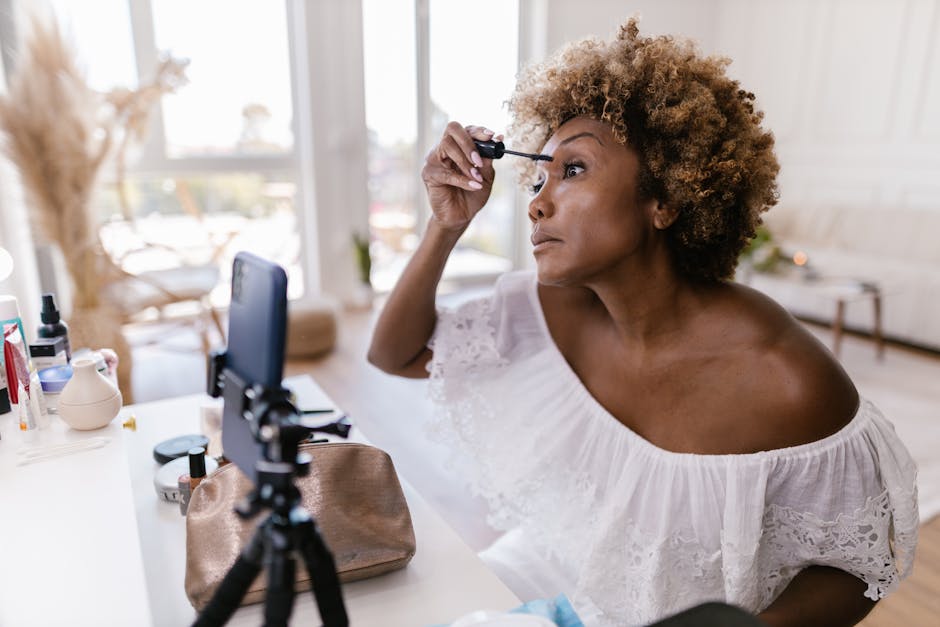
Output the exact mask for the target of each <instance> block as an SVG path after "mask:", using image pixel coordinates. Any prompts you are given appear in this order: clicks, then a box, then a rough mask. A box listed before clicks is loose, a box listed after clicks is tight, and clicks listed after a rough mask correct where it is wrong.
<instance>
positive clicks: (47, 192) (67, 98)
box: [0, 16, 111, 307]
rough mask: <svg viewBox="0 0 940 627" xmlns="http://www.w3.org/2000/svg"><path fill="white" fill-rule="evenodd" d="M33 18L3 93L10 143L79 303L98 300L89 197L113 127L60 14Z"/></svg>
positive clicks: (0, 119) (2, 119) (1, 111)
mask: <svg viewBox="0 0 940 627" xmlns="http://www.w3.org/2000/svg"><path fill="white" fill-rule="evenodd" d="M29 26H30V30H29V33H28V34H27V36H26V37H25V38H24V43H25V46H24V49H23V50H22V54H21V55H20V56H19V57H18V59H17V64H16V68H15V71H14V73H13V76H12V77H11V78H10V82H9V91H8V92H7V93H6V94H4V95H3V96H0V126H2V129H3V131H4V134H5V140H6V141H5V146H4V148H5V151H6V153H7V155H8V156H9V157H10V159H11V160H12V161H13V163H14V164H15V165H16V166H17V168H18V169H19V172H20V176H21V178H22V181H23V186H24V188H25V190H26V199H27V202H28V203H29V204H30V205H31V207H32V208H33V212H32V215H33V217H34V220H35V222H36V224H37V226H38V227H39V229H40V231H41V232H42V234H43V235H45V236H46V238H48V239H49V240H51V241H52V242H55V243H56V244H57V245H58V246H59V248H61V250H62V253H63V255H64V257H65V259H66V261H67V262H68V265H69V268H70V271H71V274H72V277H73V279H74V283H75V285H74V288H75V292H74V299H75V303H74V304H75V306H76V307H94V306H95V305H97V299H98V287H99V286H98V281H97V278H96V272H95V255H94V248H95V245H96V242H97V238H96V234H95V225H93V224H92V219H93V218H92V215H91V212H90V211H89V201H90V200H91V195H92V193H93V191H94V187H95V181H96V179H97V176H98V171H99V169H100V168H101V164H102V162H103V161H104V159H105V157H106V156H107V154H108V152H109V150H110V147H111V135H110V133H108V132H107V131H104V132H102V130H103V129H101V127H100V126H99V123H98V114H99V110H100V98H99V96H98V94H96V93H95V92H94V91H93V90H92V89H91V88H90V87H88V84H87V83H86V81H85V78H84V76H83V75H82V74H81V72H80V71H79V69H78V67H77V65H76V63H75V53H74V51H73V50H71V49H70V47H69V46H68V44H67V43H66V42H65V40H64V38H63V37H62V35H61V33H60V31H59V28H58V25H57V24H56V23H55V21H54V20H45V19H42V18H40V17H37V16H34V17H32V18H31V20H30V22H29Z"/></svg>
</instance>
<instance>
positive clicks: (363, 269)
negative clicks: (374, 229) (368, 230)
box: [352, 233, 372, 285]
mask: <svg viewBox="0 0 940 627" xmlns="http://www.w3.org/2000/svg"><path fill="white" fill-rule="evenodd" d="M352 239H353V246H354V247H355V250H356V265H357V266H358V268H359V280H360V281H362V283H363V284H364V285H372V254H371V252H370V251H369V237H368V236H365V237H364V236H363V235H362V234H360V233H353V236H352Z"/></svg>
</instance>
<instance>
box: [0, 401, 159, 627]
mask: <svg viewBox="0 0 940 627" xmlns="http://www.w3.org/2000/svg"><path fill="white" fill-rule="evenodd" d="M121 431H122V429H121V421H120V419H116V420H114V421H113V422H112V423H111V424H110V425H108V426H107V427H105V428H103V429H98V430H96V431H90V432H80V431H73V430H72V429H70V428H68V427H67V426H66V425H65V423H63V422H62V421H61V420H60V419H59V418H53V419H52V420H51V422H50V425H49V426H48V427H46V428H45V429H39V430H35V431H28V432H20V431H17V430H16V425H15V424H14V421H13V416H12V414H6V415H4V416H0V437H2V440H0V625H3V626H5V627H6V626H10V627H20V626H33V625H50V626H52V625H108V626H110V625H115V626H117V625H149V624H151V621H150V605H149V601H148V596H147V585H146V581H145V579H144V563H143V558H142V555H141V549H140V544H139V543H138V536H137V520H136V517H135V512H134V499H133V493H132V488H131V482H130V479H129V477H128V474H127V457H126V455H125V452H124V443H123V434H122V433H121ZM91 437H95V438H98V437H106V438H109V439H110V441H109V443H108V444H107V445H106V446H104V447H102V448H98V449H93V450H88V451H83V452H81V453H76V454H73V455H69V456H65V457H59V458H55V459H49V460H47V461H42V462H37V463H33V464H29V465H26V466H18V465H17V460H18V458H19V455H18V453H17V451H19V450H20V449H32V448H36V447H46V446H50V445H58V444H62V443H65V442H71V441H78V440H85V439H88V438H91Z"/></svg>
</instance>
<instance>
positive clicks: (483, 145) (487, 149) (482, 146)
mask: <svg viewBox="0 0 940 627" xmlns="http://www.w3.org/2000/svg"><path fill="white" fill-rule="evenodd" d="M473 143H474V144H476V146H477V151H479V153H480V156H481V157H483V158H484V159H502V157H503V155H516V156H517V157H525V158H527V159H532V160H533V161H551V160H552V158H551V157H550V156H548V155H534V154H531V153H528V152H516V151H515V150H506V144H504V143H503V142H494V141H482V140H479V139H475V140H473Z"/></svg>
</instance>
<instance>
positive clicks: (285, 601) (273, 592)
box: [264, 546, 297, 627]
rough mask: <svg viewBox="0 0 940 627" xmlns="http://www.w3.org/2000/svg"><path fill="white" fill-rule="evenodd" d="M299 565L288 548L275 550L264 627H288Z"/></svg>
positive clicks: (269, 575) (270, 569) (269, 578)
mask: <svg viewBox="0 0 940 627" xmlns="http://www.w3.org/2000/svg"><path fill="white" fill-rule="evenodd" d="M296 575H297V565H296V563H295V562H294V558H293V557H292V556H291V555H290V550H289V548H287V547H283V546H278V547H277V548H275V549H274V554H273V555H272V556H271V561H270V562H269V563H268V594H267V597H266V598H265V601H264V627H287V621H288V620H290V615H291V611H292V610H293V609H294V580H295V579H296V578H297V577H296Z"/></svg>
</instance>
